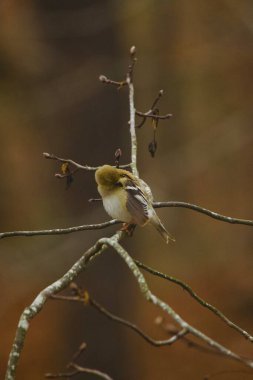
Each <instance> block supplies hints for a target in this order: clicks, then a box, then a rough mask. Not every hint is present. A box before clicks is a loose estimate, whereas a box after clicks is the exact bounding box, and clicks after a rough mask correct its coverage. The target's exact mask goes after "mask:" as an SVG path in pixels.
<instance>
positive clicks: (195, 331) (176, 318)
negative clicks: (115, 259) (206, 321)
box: [99, 238, 253, 368]
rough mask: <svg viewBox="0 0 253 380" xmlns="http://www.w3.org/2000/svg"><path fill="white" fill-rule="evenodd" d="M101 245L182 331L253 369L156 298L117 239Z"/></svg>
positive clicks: (103, 240)
mask: <svg viewBox="0 0 253 380" xmlns="http://www.w3.org/2000/svg"><path fill="white" fill-rule="evenodd" d="M99 242H100V243H101V244H108V245H110V246H111V247H113V248H114V249H115V251H116V252H117V253H118V254H119V255H120V256H121V258H122V259H123V260H124V261H125V262H126V264H127V265H128V267H129V269H130V270H131V272H132V273H133V275H134V277H135V278H136V280H137V281H138V284H139V287H140V290H141V293H142V294H143V296H144V297H145V298H146V300H147V301H149V302H151V303H153V304H154V305H156V306H158V307H159V308H161V309H162V310H163V311H164V312H166V313H167V314H168V315H169V316H170V317H171V318H172V319H173V320H174V321H175V322H176V323H177V324H178V325H179V326H180V327H181V328H182V329H185V330H187V331H188V332H189V333H191V334H192V335H194V336H196V337H197V338H199V339H200V340H201V341H203V342H205V343H206V344H207V345H208V346H210V347H212V348H213V349H215V350H217V351H218V352H220V353H221V354H223V355H225V356H227V357H228V358H230V359H233V360H236V361H239V362H241V363H244V364H245V365H247V366H248V367H250V368H253V361H252V360H248V359H244V358H243V357H241V356H239V355H238V354H236V353H234V352H232V351H231V350H229V349H227V348H226V347H224V346H223V345H221V344H220V343H218V342H216V341H215V340H213V339H212V338H210V337H208V336H207V335H205V334H204V333H202V332H201V331H199V330H198V329H196V328H195V327H193V326H191V325H190V324H189V323H187V322H186V321H184V319H183V318H181V316H180V315H179V314H177V313H176V312H175V311H174V310H173V309H172V308H171V307H170V306H169V305H168V304H167V303H165V302H164V301H162V300H161V299H159V298H158V297H157V296H155V295H154V294H153V293H152V292H151V291H150V289H149V287H148V284H147V282H146V280H145V278H144V276H143V274H142V273H141V272H140V270H139V268H138V266H137V265H136V264H135V262H134V260H133V259H132V258H131V256H130V255H129V254H128V253H127V251H126V250H125V249H124V248H123V247H122V246H121V245H120V244H119V243H118V241H117V239H115V238H110V239H107V238H102V239H100V240H99Z"/></svg>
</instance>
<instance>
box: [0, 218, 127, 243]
mask: <svg viewBox="0 0 253 380" xmlns="http://www.w3.org/2000/svg"><path fill="white" fill-rule="evenodd" d="M119 223H120V222H119V221H118V220H115V219H112V220H109V221H108V222H104V223H98V224H84V225H83V226H76V227H69V228H55V229H51V230H37V231H10V232H1V233H0V239H3V238H8V237H14V236H41V235H65V234H70V233H72V232H79V231H87V230H88V231H90V230H101V229H103V228H106V227H110V226H113V225H115V224H119Z"/></svg>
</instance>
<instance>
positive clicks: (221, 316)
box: [134, 260, 253, 342]
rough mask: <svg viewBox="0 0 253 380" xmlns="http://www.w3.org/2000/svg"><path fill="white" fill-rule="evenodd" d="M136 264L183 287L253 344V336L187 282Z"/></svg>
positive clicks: (138, 263)
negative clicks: (199, 294)
mask: <svg viewBox="0 0 253 380" xmlns="http://www.w3.org/2000/svg"><path fill="white" fill-rule="evenodd" d="M134 262H135V263H136V264H137V265H138V267H139V268H142V269H144V270H145V271H147V272H149V273H151V274H153V275H155V276H158V277H160V278H163V279H165V280H168V281H170V282H173V283H174V284H177V285H179V286H181V288H183V289H184V290H186V291H187V293H188V294H190V296H191V297H193V298H194V299H195V300H196V301H197V302H198V303H199V304H200V305H201V306H203V307H206V308H207V309H209V310H210V311H211V312H212V313H214V314H215V315H216V316H217V317H219V318H220V319H222V320H223V321H224V322H225V323H226V324H227V325H228V326H229V327H231V328H233V329H234V330H236V331H237V332H239V333H240V334H241V335H243V336H244V338H246V339H248V340H249V341H250V342H253V336H252V335H250V334H249V333H248V332H247V331H245V330H243V329H242V328H241V327H240V326H238V325H236V324H235V323H234V322H232V321H231V320H230V319H229V318H228V317H226V316H225V315H224V314H223V313H222V312H221V311H220V310H218V309H217V308H216V307H214V306H213V305H211V304H210V303H208V302H206V301H205V300H203V298H201V297H199V296H198V295H197V294H196V293H195V292H194V291H193V290H192V288H191V287H190V286H189V285H188V284H186V283H185V282H183V281H181V280H179V279H177V278H175V277H172V276H169V275H167V274H164V273H161V272H158V271H157V270H155V269H153V268H150V267H149V266H147V265H145V264H143V263H141V262H140V261H138V260H134Z"/></svg>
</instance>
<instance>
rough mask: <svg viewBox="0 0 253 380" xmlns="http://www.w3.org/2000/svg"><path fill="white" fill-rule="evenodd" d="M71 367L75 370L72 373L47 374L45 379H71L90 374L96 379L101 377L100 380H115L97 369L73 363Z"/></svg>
mask: <svg viewBox="0 0 253 380" xmlns="http://www.w3.org/2000/svg"><path fill="white" fill-rule="evenodd" d="M71 367H72V368H74V369H75V370H74V371H72V372H62V373H55V374H54V373H46V374H45V377H46V378H47V379H59V378H70V377H74V376H76V375H78V374H80V373H88V374H90V375H94V376H96V377H99V378H100V379H104V380H113V379H112V377H110V376H109V375H107V374H106V373H104V372H101V371H99V370H97V369H93V368H86V367H82V366H80V365H78V364H76V363H71Z"/></svg>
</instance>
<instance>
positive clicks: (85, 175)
mask: <svg viewBox="0 0 253 380" xmlns="http://www.w3.org/2000/svg"><path fill="white" fill-rule="evenodd" d="M132 45H136V47H137V54H138V62H137V65H136V70H135V89H136V107H137V109H139V110H142V111H146V110H147V109H149V107H150V105H151V104H152V102H153V100H154V98H155V97H156V95H157V93H158V91H159V90H160V89H161V88H162V89H164V91H165V95H164V97H163V98H162V100H161V102H160V111H161V113H167V112H171V113H173V115H174V116H173V118H172V119H171V120H167V121H164V122H161V123H160V124H159V129H158V150H157V154H156V157H155V158H154V159H152V158H151V157H150V155H149V153H148V150H147V146H148V143H149V142H150V141H151V138H152V129H151V125H150V124H147V125H145V127H144V128H143V129H141V130H138V138H139V152H138V160H139V170H140V173H141V176H142V178H143V179H144V180H145V181H147V182H148V183H149V184H150V186H151V187H152V190H153V193H154V196H155V199H156V200H178V201H186V202H192V203H196V204H199V205H201V206H203V207H207V208H209V209H212V210H214V211H217V212H220V213H222V214H225V215H229V216H234V217H239V218H247V219H250V218H251V219H252V218H253V205H252V194H253V178H252V164H253V160H252V143H253V128H252V120H253V107H252V100H253V77H252V72H253V2H252V1H250V0H242V1H236V0H219V1H216V0H213V1H201V0H196V1H187V0H171V1H162V0H161V1H155V0H139V1H134V0H121V1H109V0H107V1H106V0H103V1H102V0H92V1H91V0H90V1H85V0H72V1H69V0H61V1H59V0H50V1H49V0H43V1H38V0H37V1H32V0H23V1H21V0H9V1H4V0H3V1H1V3H0V69H1V70H0V75H1V86H0V115H1V119H0V122H1V128H0V133H1V135H0V136H1V150H0V158H1V166H0V171H1V182H0V194H1V200H0V215H1V220H0V230H1V231H11V230H17V229H20V230H23V229H26V230H29V229H32V230H34V229H44V228H56V227H69V226H74V225H79V224H89V223H96V222H102V221H105V220H108V217H107V215H106V214H105V212H104V210H103V209H102V207H101V204H94V203H93V204H90V203H88V199H89V198H92V197H97V192H96V186H95V181H94V173H89V172H80V173H78V174H77V175H76V176H75V179H74V183H73V185H72V186H71V188H70V189H69V190H67V191H66V190H65V183H64V182H63V181H59V180H57V179H55V178H54V173H55V172H57V171H59V165H57V163H55V162H53V161H47V160H45V159H43V157H42V152H49V153H54V154H56V155H59V156H62V157H69V158H72V159H74V160H76V161H78V162H80V163H87V164H89V165H99V164H104V163H113V162H114V152H115V150H116V148H118V147H120V148H121V149H122V151H123V157H122V162H125V163H127V162H129V160H130V154H129V153H130V151H129V148H130V141H129V130H128V118H129V110H128V98H127V90H126V89H122V90H121V91H117V90H116V89H115V88H114V87H109V86H106V85H103V84H101V83H100V82H99V81H98V76H99V75H100V74H105V75H108V76H109V77H111V78H112V79H115V80H120V79H122V78H123V75H124V74H125V72H126V69H127V65H128V51H129V48H130V46H132ZM158 213H159V215H160V216H161V218H162V220H163V221H164V223H165V225H166V226H167V228H168V230H169V231H170V232H171V233H172V234H173V235H174V236H175V237H176V239H177V241H176V243H175V244H173V245H169V246H166V244H164V242H163V241H162V239H161V238H160V236H159V235H158V234H157V233H156V232H155V231H151V230H150V231H149V229H145V228H144V229H137V230H136V232H135V234H134V237H133V238H132V239H127V240H125V241H124V243H123V245H124V246H125V247H127V249H128V251H129V252H130V253H131V255H132V256H133V257H135V258H138V259H139V260H141V261H143V262H145V263H146V264H148V265H150V266H153V267H155V268H157V269H160V270H162V271H163V272H165V273H168V274H170V275H173V276H176V277H178V278H180V279H182V280H184V281H185V282H187V283H189V284H190V285H191V286H192V287H193V288H194V289H195V290H196V291H197V293H199V294H200V295H201V296H202V297H203V298H205V299H206V300H207V301H209V302H210V303H212V304H214V305H216V306H217V307H218V308H220V309H221V310H222V311H223V312H224V313H225V314H226V315H228V316H229V317H230V318H231V319H232V320H234V321H235V322H237V323H238V324H239V325H241V326H242V327H243V328H245V329H246V330H249V332H251V333H252V332H253V323H252V321H253V292H252V289H253V276H252V272H253V256H252V243H253V234H252V229H251V228H250V227H247V226H235V225H230V224H226V223H222V222H219V221H215V220H213V219H210V218H208V217H206V216H204V215H200V214H197V213H194V212H193V211H190V210H185V209H171V208H169V209H161V210H159V211H158ZM113 231H115V227H112V228H110V229H107V230H103V231H94V232H81V233H76V234H72V235H65V236H44V237H33V238H21V237H20V238H12V239H6V240H2V241H1V242H0V244H1V256H0V263H1V264H0V265H1V274H0V284H1V308H0V320H1V323H0V329H1V330H0V336H1V345H0V377H1V378H2V377H3V374H4V371H5V368H6V362H7V357H8V353H9V351H10V348H11V344H12V341H13V338H14V333H15V330H16V326H17V322H18V318H19V316H20V313H21V312H22V310H23V309H24V307H25V306H26V305H28V304H30V303H31V301H32V300H33V298H34V297H35V296H36V294H37V293H38V292H39V291H40V290H41V289H42V288H44V287H45V286H46V285H48V284H49V283H51V282H53V281H54V280H55V279H57V278H58V277H59V276H61V275H62V274H63V273H64V272H65V271H66V270H67V269H68V268H69V267H70V266H71V265H72V264H73V263H74V262H75V261H76V260H77V259H78V258H79V257H80V255H81V254H82V253H83V252H84V251H85V250H86V249H87V248H89V247H90V246H91V245H92V244H93V243H94V242H95V241H96V240H97V239H98V238H99V237H102V236H104V235H107V236H108V235H110V234H111V233H112V232H113ZM146 278H147V279H148V280H149V283H150V286H151V289H152V290H153V291H154V292H156V294H157V295H159V296H160V297H162V298H163V299H164V300H165V301H167V302H168V303H169V304H170V305H171V306H173V308H175V309H176V310H177V311H178V312H179V313H180V314H181V315H182V316H183V317H184V318H185V319H186V320H187V321H189V322H190V323H192V324H193V325H194V326H196V327H198V328H199V329H201V330H202V331H204V332H205V333H207V334H209V335H210V336H211V337H212V338H214V339H217V340H218V341H219V342H221V343H223V344H224V345H226V346H228V347H229V348H231V349H232V350H234V351H236V352H238V353H240V354H243V355H246V356H251V358H252V357H253V350H252V346H251V345H250V343H248V342H247V341H246V340H244V339H243V337H241V336H240V335H238V334H237V333H236V332H234V331H233V330H231V329H229V328H228V327H227V326H225V325H224V324H223V323H222V322H221V321H219V320H218V319H217V318H215V317H214V316H213V315H211V314H210V312H208V311H206V310H203V309H202V308H201V307H200V306H199V305H198V304H196V303H195V302H194V301H193V300H192V299H191V298H189V296H188V295H187V294H186V293H184V292H183V291H182V290H181V289H179V288H177V287H175V286H174V285H172V284H169V283H167V282H164V281H162V280H160V279H155V278H152V277H151V276H150V275H146ZM78 283H79V284H80V285H82V286H83V287H85V288H87V289H88V290H89V291H90V293H91V295H92V296H93V297H94V298H95V299H96V300H97V301H98V302H100V303H102V304H103V305H104V306H106V307H107V308H109V309H110V310H111V311H113V312H115V313H116V314H118V315H120V316H123V317H125V318H128V319H129V320H131V321H133V322H135V323H137V324H138V325H139V326H141V327H142V328H143V329H144V330H145V331H146V332H148V333H150V335H152V336H154V337H157V338H159V337H160V338H162V337H165V335H164V333H163V332H162V331H161V330H160V329H159V328H158V327H157V326H155V324H154V319H155V318H156V316H157V315H160V311H159V310H157V309H156V308H155V307H154V306H152V305H150V304H147V303H146V302H145V301H144V300H143V299H142V296H141V295H140V294H139V290H138V288H137V285H136V283H135V280H134V279H133V277H132V274H131V273H130V272H129V271H128V269H127V268H126V266H125V264H124V263H123V262H122V261H121V259H120V258H119V257H118V256H117V254H115V253H114V252H113V251H111V250H110V251H108V252H106V253H105V254H104V255H103V256H102V257H100V258H99V259H97V260H96V261H95V262H94V263H93V264H92V265H91V266H90V267H89V269H88V270H87V271H86V272H85V273H84V274H83V275H82V276H80V277H79V279H78ZM168 321H169V320H168ZM83 340H84V341H85V342H86V343H87V345H88V349H87V352H86V354H85V358H83V359H82V360H81V361H80V363H82V364H84V365H86V366H88V367H93V368H97V369H100V370H103V371H105V372H107V373H108V374H110V375H111V376H112V377H113V378H114V379H115V380H116V379H118V380H129V379H134V380H137V379H143V380H144V379H145V380H151V379H157V380H164V379H167V378H170V379H173V380H183V379H194V380H196V379H203V377H204V375H206V374H208V373H210V372H212V371H216V370H217V371H218V370H238V369H241V368H243V367H242V366H241V365H240V364H235V363H233V362H230V361H228V360H225V359H222V358H220V357H216V356H211V355H206V354H203V353H200V352H198V351H196V350H194V349H191V348H188V347H186V346H185V345H184V344H183V343H181V342H179V343H177V344H175V345H173V346H172V347H165V348H154V347H151V346H149V345H148V344H147V343H146V342H145V341H143V340H142V339H141V338H140V337H139V336H137V335H136V334H134V333H133V332H131V331H129V330H128V329H126V328H124V327H122V326H118V325H116V324H115V323H112V322H111V321H109V320H107V319H106V318H105V317H103V316H101V315H99V314H98V313H97V312H96V311H95V310H92V309H90V308H89V307H87V308H85V307H83V306H80V305H79V304H78V305H76V304H68V303H62V302H58V301H54V302H53V301H50V302H48V304H47V305H46V306H45V308H44V310H43V312H42V313H41V314H40V315H39V316H38V317H37V318H36V319H35V320H34V321H33V322H32V325H31V329H30V331H29V333H28V337H27V341H26V344H25V348H24V352H23V354H22V358H21V361H20V365H19V367H18V377H17V379H26V380H37V379H42V378H43V376H44V373H45V372H58V371H62V370H64V367H65V365H66V363H67V362H68V361H69V359H70V357H71V355H72V354H73V352H75V350H76V349H77V347H78V345H79V344H80V343H81V342H82V341H83ZM182 363H183V364H182ZM251 377H253V375H252V376H249V375H248V374H243V373H241V374H238V373H231V374H228V375H223V377H222V378H223V379H232V380H233V379H246V378H247V379H249V378H251ZM77 378H87V379H90V378H91V377H89V376H86V377H85V376H83V377H81V376H79V377H77Z"/></svg>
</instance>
